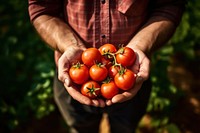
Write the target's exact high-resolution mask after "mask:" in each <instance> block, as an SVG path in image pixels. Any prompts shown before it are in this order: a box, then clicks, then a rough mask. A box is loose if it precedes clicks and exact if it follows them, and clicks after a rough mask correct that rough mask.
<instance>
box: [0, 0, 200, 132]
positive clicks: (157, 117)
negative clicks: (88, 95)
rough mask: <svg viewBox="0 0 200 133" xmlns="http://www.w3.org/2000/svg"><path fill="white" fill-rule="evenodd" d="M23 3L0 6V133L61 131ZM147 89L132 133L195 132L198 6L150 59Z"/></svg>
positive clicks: (199, 107)
mask: <svg viewBox="0 0 200 133" xmlns="http://www.w3.org/2000/svg"><path fill="white" fill-rule="evenodd" d="M27 4H28V3H27V1H20V0H13V1H12V0H7V1H6V0H4V2H3V4H1V5H0V133H44V132H48V133H55V132H57V133H64V132H67V126H66V125H65V123H64V121H63V119H62V117H61V116H60V114H59V112H58V109H57V107H56V105H55V103H54V100H53V90H52V80H53V76H54V69H55V65H54V62H53V51H52V50H51V49H50V48H48V47H47V46H46V45H45V44H44V42H42V41H41V39H40V38H39V37H38V35H37V34H36V32H35V30H34V29H33V26H32V25H31V23H30V21H29V16H28V6H27ZM151 80H152V82H153V91H152V94H151V99H150V101H149V105H148V109H147V114H146V115H145V116H144V118H143V119H142V120H141V122H140V125H139V126H138V130H137V133H199V131H200V2H199V1H197V0H190V1H189V2H188V5H187V7H186V12H185V13H184V16H183V19H182V22H181V25H180V26H179V27H178V29H177V31H176V33H175V35H174V36H173V38H172V39H171V40H170V41H169V42H168V44H167V45H166V46H165V47H164V48H162V49H160V50H159V51H157V52H156V53H155V54H154V55H153V57H152V72H151Z"/></svg>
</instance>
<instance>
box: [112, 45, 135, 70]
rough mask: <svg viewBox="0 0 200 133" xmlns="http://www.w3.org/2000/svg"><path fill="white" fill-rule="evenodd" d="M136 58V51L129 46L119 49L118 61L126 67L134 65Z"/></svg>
mask: <svg viewBox="0 0 200 133" xmlns="http://www.w3.org/2000/svg"><path fill="white" fill-rule="evenodd" d="M135 60H136V54H135V52H134V51H133V50H132V49H131V48H129V47H122V48H120V49H119V50H118V51H117V55H116V61H117V63H119V64H121V65H122V66H124V67H127V66H132V65H133V63H134V62H135Z"/></svg>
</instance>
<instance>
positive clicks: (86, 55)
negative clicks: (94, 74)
mask: <svg viewBox="0 0 200 133" xmlns="http://www.w3.org/2000/svg"><path fill="white" fill-rule="evenodd" d="M81 59H82V61H83V63H84V64H85V65H87V66H88V67H90V66H92V65H94V64H95V63H99V62H101V53H100V52H99V50H98V49H97V48H88V49H86V50H85V51H83V53H82V56H81Z"/></svg>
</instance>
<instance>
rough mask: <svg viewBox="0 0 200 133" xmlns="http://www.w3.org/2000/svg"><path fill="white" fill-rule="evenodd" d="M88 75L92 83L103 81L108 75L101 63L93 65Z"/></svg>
mask: <svg viewBox="0 0 200 133" xmlns="http://www.w3.org/2000/svg"><path fill="white" fill-rule="evenodd" d="M89 74H90V77H91V78H92V79H93V80H94V81H103V80H104V79H105V78H106V77H107V75H108V70H107V68H106V67H105V65H102V64H101V63H100V64H95V65H93V66H91V67H90V69H89Z"/></svg>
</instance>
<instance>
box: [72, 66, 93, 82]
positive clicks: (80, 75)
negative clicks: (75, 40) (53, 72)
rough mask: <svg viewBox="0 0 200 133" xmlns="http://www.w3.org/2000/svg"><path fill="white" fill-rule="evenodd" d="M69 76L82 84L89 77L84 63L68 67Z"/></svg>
mask: <svg viewBox="0 0 200 133" xmlns="http://www.w3.org/2000/svg"><path fill="white" fill-rule="evenodd" d="M69 76H70V78H71V79H72V81H73V82H74V83H76V84H83V83H85V82H86V81H87V80H88V79H89V69H88V68H87V66H86V65H84V64H80V63H77V64H75V65H72V66H71V68H70V69H69Z"/></svg>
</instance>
